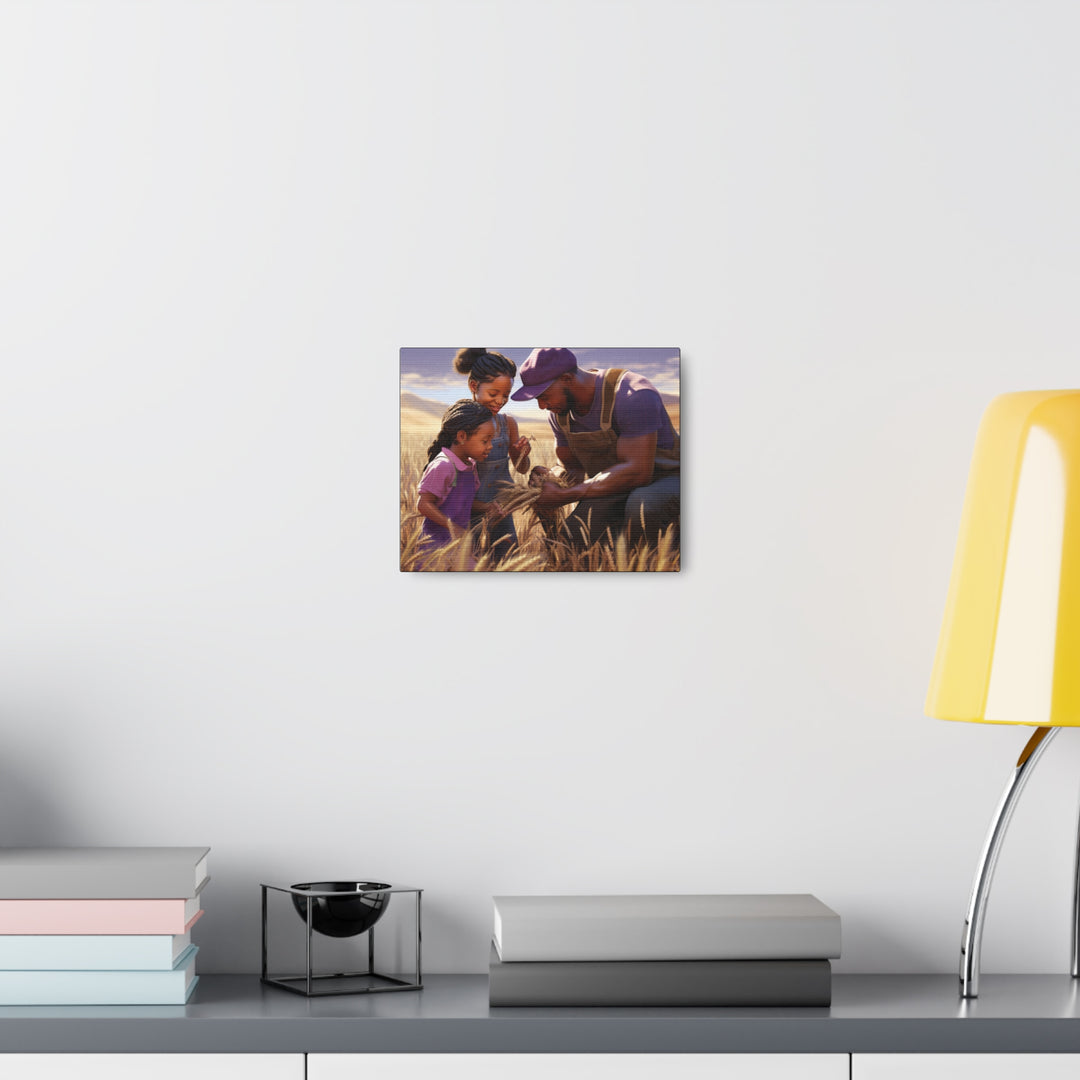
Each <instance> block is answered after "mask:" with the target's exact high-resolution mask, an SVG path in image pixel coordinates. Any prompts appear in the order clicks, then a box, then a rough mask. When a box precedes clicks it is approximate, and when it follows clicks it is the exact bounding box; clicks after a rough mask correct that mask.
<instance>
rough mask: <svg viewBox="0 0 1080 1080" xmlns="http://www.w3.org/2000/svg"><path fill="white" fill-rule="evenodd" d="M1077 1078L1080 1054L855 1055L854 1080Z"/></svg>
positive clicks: (1031, 1079)
mask: <svg viewBox="0 0 1080 1080" xmlns="http://www.w3.org/2000/svg"><path fill="white" fill-rule="evenodd" d="M1018 1077H1022V1078H1023V1080H1076V1078H1077V1077H1080V1054H853V1055H852V1058H851V1078H852V1080H1006V1078H1007V1080H1017V1078H1018Z"/></svg>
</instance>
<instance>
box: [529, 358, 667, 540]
mask: <svg viewBox="0 0 1080 1080" xmlns="http://www.w3.org/2000/svg"><path fill="white" fill-rule="evenodd" d="M519 374H520V375H521V382H522V386H521V389H520V390H518V391H516V392H515V393H513V394H511V395H510V396H511V397H512V398H513V399H514V400H515V401H531V400H534V399H535V401H536V404H537V405H539V406H540V408H541V409H546V410H547V412H548V413H549V414H550V415H549V417H548V420H549V422H550V424H551V430H552V432H553V433H554V435H555V454H556V456H557V457H558V459H559V461H560V462H561V463H562V465H563V467H564V468H565V470H566V474H567V477H568V479H569V480H570V481H571V482H572V486H571V487H567V488H562V487H559V486H558V485H557V484H552V483H545V484H544V485H543V489H542V491H541V495H540V498H539V499H538V500H537V502H536V507H537V509H539V510H547V509H552V508H554V507H556V506H565V505H566V504H567V503H572V502H576V503H577V506H576V507H575V509H574V511H573V513H572V514H570V516H569V517H568V518H567V519H566V521H565V523H564V526H563V527H564V529H565V530H566V532H567V534H568V536H569V539H570V541H571V543H573V544H575V545H576V546H588V545H589V544H591V543H593V542H595V541H596V540H607V541H610V540H613V539H614V538H615V537H616V536H618V535H619V533H620V532H622V531H623V530H624V529H625V530H626V531H627V536H628V539H629V540H630V542H631V543H636V542H637V541H638V540H640V539H641V538H642V535H643V534H642V526H643V525H644V537H645V538H646V539H647V540H648V541H649V542H650V543H653V544H655V543H656V540H657V537H658V536H659V534H660V532H661V530H663V529H665V528H666V527H667V526H669V525H672V524H675V525H676V526H677V525H678V521H679V435H678V433H677V432H676V431H675V428H674V425H673V424H672V423H671V418H670V417H669V416H668V413H667V409H665V408H664V402H663V399H662V398H661V397H660V394H659V392H658V391H657V389H656V387H655V386H653V385H652V383H651V382H649V380H648V379H646V378H645V377H644V376H642V375H637V374H635V373H634V372H632V371H625V370H623V369H622V368H607V369H605V370H600V371H593V370H590V371H582V370H581V369H580V368H579V367H578V363H577V357H576V356H574V354H573V353H572V352H571V351H570V350H569V349H555V348H547V349H534V350H533V351H532V352H531V353H530V354H529V357H528V359H527V360H526V361H525V362H524V363H523V364H522V365H521V369H520V372H519Z"/></svg>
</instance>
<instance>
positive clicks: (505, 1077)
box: [307, 1054, 848, 1080]
mask: <svg viewBox="0 0 1080 1080" xmlns="http://www.w3.org/2000/svg"><path fill="white" fill-rule="evenodd" d="M372 1077H386V1078H388V1080H668V1078H669V1077H670V1078H672V1080H848V1056H847V1054H309V1055H308V1072H307V1080H371V1078H372Z"/></svg>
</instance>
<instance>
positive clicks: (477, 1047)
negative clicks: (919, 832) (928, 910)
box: [0, 975, 1080, 1053]
mask: <svg viewBox="0 0 1080 1080" xmlns="http://www.w3.org/2000/svg"><path fill="white" fill-rule="evenodd" d="M424 985H425V988H424V989H423V990H420V991H412V992H404V993H391V994H376V995H360V996H349V997H328V998H317V999H308V998H304V997H300V996H298V995H295V994H290V993H287V992H285V991H282V990H277V989H274V988H272V987H265V986H262V985H261V984H260V983H259V980H258V977H257V976H255V975H203V976H201V979H200V982H199V985H198V987H197V988H196V990H195V994H194V996H193V998H192V1000H191V1002H190V1003H189V1004H187V1005H180V1006H160V1007H158V1006H126V1007H114V1006H100V1005H99V1006H68V1007H63V1008H61V1007H55V1006H53V1007H40V1006H4V1007H0V1051H4V1052H8V1053H37V1052H54V1053H59V1052H78V1053H127V1052H131V1053H134V1052H141V1053H149V1052H156V1053H320V1052H322V1053H376V1052H377V1053H395V1052H397V1053H657V1052H667V1053H671V1052H685V1053H764V1052H767V1053H905V1052H907V1053H935V1052H937V1053H961V1052H962V1053H1004V1052H1009V1053H1080V980H1073V979H1071V978H1069V977H1068V976H1067V975H985V976H983V979H982V983H981V991H980V996H979V998H977V999H976V1000H974V1001H969V1002H962V1001H961V1000H960V999H959V996H958V992H957V990H958V982H957V978H956V976H954V975H835V976H833V1004H832V1007H831V1008H828V1009H794V1008H772V1009H744V1008H740V1009H705V1008H695V1009H681V1008H680V1009H670V1008H669V1009H662V1008H636V1009H610V1008H594V1009H584V1008H572V1009H491V1008H489V1007H488V1003H487V976H486V975H429V976H427V977H426V978H425V980H424Z"/></svg>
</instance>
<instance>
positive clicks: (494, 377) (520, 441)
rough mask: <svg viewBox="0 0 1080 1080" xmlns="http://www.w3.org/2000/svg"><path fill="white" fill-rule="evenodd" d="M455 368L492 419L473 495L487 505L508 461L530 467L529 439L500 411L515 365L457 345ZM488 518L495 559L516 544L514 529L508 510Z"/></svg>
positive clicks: (478, 517) (477, 518) (477, 519)
mask: <svg viewBox="0 0 1080 1080" xmlns="http://www.w3.org/2000/svg"><path fill="white" fill-rule="evenodd" d="M454 370H455V371H457V372H458V373H459V374H460V375H467V376H468V377H469V393H471V394H472V397H473V401H475V402H477V403H478V404H480V405H483V406H484V407H485V408H487V409H488V410H489V411H490V413H491V415H492V416H493V417H494V419H495V436H494V438H493V439H492V440H491V453H490V454H489V455H488V457H487V460H486V461H482V462H479V463H478V465H477V469H478V472H479V476H480V490H479V491H478V492H477V494H476V498H477V500H478V501H479V502H481V503H482V504H484V505H485V506H487V505H488V504H490V503H492V502H493V500H494V499H495V495H496V493H497V492H498V490H499V488H500V487H502V485H504V484H509V483H510V482H511V480H510V465H511V464H513V466H514V468H516V469H517V471H518V472H519V473H527V472H528V471H529V440H528V439H527V438H525V437H524V436H522V435H519V434H518V425H517V421H516V420H515V419H514V418H513V417H512V416H509V415H507V414H506V413H504V412H503V411H502V408H503V406H504V405H505V404H506V403H507V401H508V400H509V399H510V391H511V390H512V389H513V388H514V376H515V375H516V374H517V365H516V364H515V363H514V361H513V360H511V359H510V358H509V357H508V356H503V354H502V353H498V352H495V351H494V350H493V349H458V351H457V355H456V356H455V357H454ZM482 520H483V515H482V514H481V513H474V514H473V518H472V521H473V524H474V525H479V524H481V522H482ZM488 522H489V523H488V546H489V547H490V549H491V554H492V557H493V559H494V560H495V561H496V562H498V561H499V559H501V558H502V557H503V556H504V555H506V554H507V553H508V552H509V551H510V549H511V547H513V546H515V545H516V544H517V531H516V530H515V528H514V519H513V516H512V515H510V514H506V515H504V516H501V517H500V516H497V515H496V516H491V517H489V518H488ZM478 531H479V530H478Z"/></svg>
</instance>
